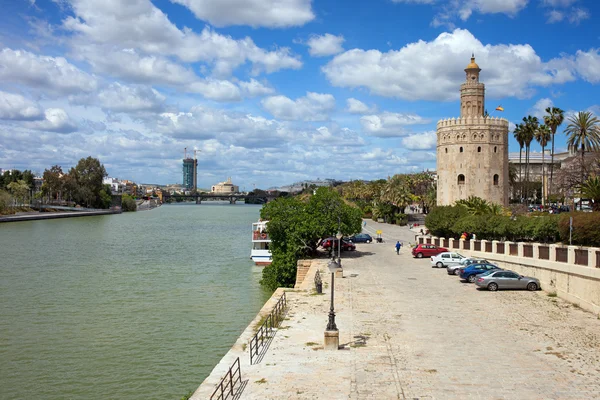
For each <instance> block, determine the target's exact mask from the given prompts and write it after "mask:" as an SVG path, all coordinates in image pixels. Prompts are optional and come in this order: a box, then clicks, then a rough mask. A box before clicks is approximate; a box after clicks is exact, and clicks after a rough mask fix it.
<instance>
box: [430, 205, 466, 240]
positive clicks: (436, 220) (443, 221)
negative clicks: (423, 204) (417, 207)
mask: <svg viewBox="0 0 600 400" xmlns="http://www.w3.org/2000/svg"><path fill="white" fill-rule="evenodd" d="M465 216H467V210H466V209H465V207H456V206H440V207H434V208H433V209H432V210H431V212H430V213H429V214H427V216H426V217H425V226H426V227H427V229H429V232H431V234H432V235H434V236H440V237H447V238H450V237H458V236H459V235H460V234H455V233H454V231H453V229H452V227H453V226H454V224H455V223H456V221H458V220H459V219H461V218H463V217H465Z"/></svg>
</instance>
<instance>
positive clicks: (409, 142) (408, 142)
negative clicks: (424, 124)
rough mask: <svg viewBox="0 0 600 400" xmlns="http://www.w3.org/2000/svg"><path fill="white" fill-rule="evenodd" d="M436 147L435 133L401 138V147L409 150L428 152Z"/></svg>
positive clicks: (429, 132) (430, 132)
mask: <svg viewBox="0 0 600 400" xmlns="http://www.w3.org/2000/svg"><path fill="white" fill-rule="evenodd" d="M436 145H437V135H436V133H435V131H428V132H423V133H415V134H413V135H408V136H407V137H404V138H402V146H404V148H406V149H409V150H430V149H434V148H435V147H436ZM434 158H435V157H434Z"/></svg>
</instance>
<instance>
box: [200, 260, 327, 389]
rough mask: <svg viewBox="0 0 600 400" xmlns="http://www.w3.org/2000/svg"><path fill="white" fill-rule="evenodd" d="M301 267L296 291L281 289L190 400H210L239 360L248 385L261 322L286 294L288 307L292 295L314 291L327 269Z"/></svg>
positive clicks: (310, 264)
mask: <svg viewBox="0 0 600 400" xmlns="http://www.w3.org/2000/svg"><path fill="white" fill-rule="evenodd" d="M298 266H302V267H303V269H304V270H305V271H303V272H302V275H303V277H302V279H298V278H297V280H296V286H295V288H294V289H290V288H278V289H277V290H275V292H274V293H273V295H272V296H271V298H269V300H267V302H266V303H265V304H264V306H263V307H262V308H261V310H260V311H259V312H258V314H257V315H256V317H255V318H254V319H253V320H252V322H250V324H249V325H248V327H247V328H246V329H245V330H244V332H242V334H241V335H240V336H239V338H238V339H237V340H236V342H235V343H234V344H233V346H232V347H231V349H230V350H229V351H228V352H227V354H225V355H224V356H223V358H222V359H221V361H219V364H217V366H215V368H213V370H212V372H211V373H210V374H209V375H208V376H207V377H206V379H204V381H202V383H201V384H200V386H199V387H198V389H196V391H195V392H194V394H193V395H192V396H191V397H190V400H205V399H209V398H210V396H211V395H212V393H213V392H214V390H215V389H216V388H217V385H219V383H220V382H221V379H222V378H223V377H224V376H225V375H226V374H227V371H228V370H229V367H231V365H232V364H233V363H234V361H235V360H236V358H238V357H239V358H240V369H241V376H242V382H244V381H247V378H246V377H245V376H246V375H247V374H248V372H249V371H251V369H252V366H251V365H250V340H251V339H252V338H253V337H254V335H255V334H256V329H257V328H258V325H259V324H260V323H261V322H262V319H263V318H264V317H265V316H267V315H268V314H269V313H270V312H271V311H272V310H273V307H274V306H275V304H277V301H279V299H280V298H281V296H282V295H283V293H284V292H286V297H287V298H288V303H289V302H290V297H293V296H290V295H293V291H302V292H304V291H310V290H311V289H312V288H313V287H314V278H315V274H316V272H317V270H319V269H321V270H325V269H327V266H326V264H325V262H324V261H323V260H299V261H298ZM238 386H239V384H238ZM235 389H237V388H235Z"/></svg>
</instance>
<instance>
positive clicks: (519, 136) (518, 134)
mask: <svg viewBox="0 0 600 400" xmlns="http://www.w3.org/2000/svg"><path fill="white" fill-rule="evenodd" d="M513 135H514V137H515V140H516V141H517V143H519V197H520V199H522V198H523V171H522V169H523V148H524V147H525V129H524V128H523V124H517V125H516V126H515V130H514V131H513Z"/></svg>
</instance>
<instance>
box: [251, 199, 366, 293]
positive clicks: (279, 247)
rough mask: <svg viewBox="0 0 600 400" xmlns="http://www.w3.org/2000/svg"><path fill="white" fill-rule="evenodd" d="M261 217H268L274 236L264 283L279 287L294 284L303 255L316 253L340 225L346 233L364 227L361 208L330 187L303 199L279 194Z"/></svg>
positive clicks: (267, 205)
mask: <svg viewBox="0 0 600 400" xmlns="http://www.w3.org/2000/svg"><path fill="white" fill-rule="evenodd" d="M261 218H262V219H263V220H268V221H269V223H268V225H267V229H268V232H269V237H270V238H271V246H270V250H271V253H272V256H273V262H272V263H271V265H269V266H267V267H265V268H264V269H263V279H262V280H261V283H262V284H263V285H264V286H266V287H268V288H270V289H275V288H277V287H279V286H283V287H290V286H292V285H293V284H294V282H295V278H296V265H297V261H298V259H299V258H300V257H304V256H312V255H314V254H315V252H316V249H317V246H318V245H319V242H320V240H321V239H322V238H324V237H327V236H332V235H334V234H335V233H336V232H337V231H338V224H339V229H340V231H341V233H342V234H344V235H351V234H354V233H358V232H360V230H361V222H362V220H361V211H360V210H359V209H358V208H354V207H351V206H349V205H347V204H346V203H345V202H344V200H343V199H342V197H341V196H340V195H339V194H338V193H337V192H336V191H335V190H332V189H330V188H325V187H321V188H318V189H316V193H315V194H314V195H311V196H310V197H309V198H307V200H306V201H301V200H300V199H299V198H298V197H279V198H277V199H275V200H273V201H271V202H269V203H267V204H266V205H265V206H264V207H263V208H262V210H261Z"/></svg>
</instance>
